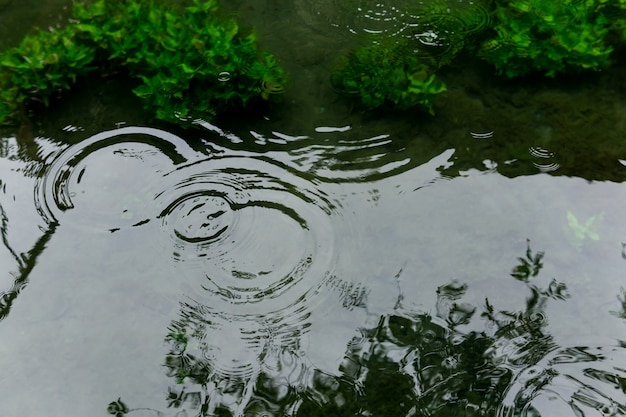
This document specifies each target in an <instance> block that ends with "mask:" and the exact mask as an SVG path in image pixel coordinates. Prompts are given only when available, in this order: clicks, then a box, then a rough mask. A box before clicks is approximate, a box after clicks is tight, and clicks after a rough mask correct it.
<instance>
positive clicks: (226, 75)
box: [217, 71, 232, 83]
mask: <svg viewBox="0 0 626 417" xmlns="http://www.w3.org/2000/svg"><path fill="white" fill-rule="evenodd" d="M231 78H232V76H231V75H230V72H228V71H222V72H220V73H219V74H217V81H220V82H223V83H225V82H226V81H230V79H231Z"/></svg>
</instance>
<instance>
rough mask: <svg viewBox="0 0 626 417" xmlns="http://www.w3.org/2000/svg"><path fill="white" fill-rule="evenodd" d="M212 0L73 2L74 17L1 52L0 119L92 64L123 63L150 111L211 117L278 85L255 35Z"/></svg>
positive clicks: (280, 79) (279, 76)
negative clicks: (180, 0) (186, 2)
mask: <svg viewBox="0 0 626 417" xmlns="http://www.w3.org/2000/svg"><path fill="white" fill-rule="evenodd" d="M217 8H218V5H217V0H206V1H201V0H194V2H193V5H191V6H188V7H186V8H184V9H180V8H178V9H176V8H174V7H168V6H166V5H163V4H160V3H156V2H153V1H150V2H143V1H138V0H137V1H121V0H109V1H105V0H98V1H96V2H95V3H92V4H91V5H89V6H85V5H83V4H80V3H77V4H76V6H75V9H74V19H75V23H73V24H71V25H69V26H68V27H66V28H65V29H62V30H57V31H51V32H47V31H39V32H38V33H36V34H35V35H31V36H28V37H27V38H26V39H24V41H23V42H22V43H21V44H20V45H19V46H18V47H16V48H13V49H10V50H8V51H5V52H4V53H2V54H1V55H0V90H1V93H0V94H1V95H0V124H2V123H7V122H11V121H12V119H14V118H15V116H17V115H18V113H19V110H20V108H21V105H22V104H23V103H24V102H25V101H26V100H27V99H29V98H31V97H34V98H38V99H40V100H42V101H43V102H44V103H46V104H47V102H48V100H49V99H50V97H51V96H52V95H53V94H55V93H56V92H57V91H58V90H64V89H68V88H69V87H70V86H71V84H72V83H73V82H74V80H75V79H76V77H78V76H81V75H84V74H87V73H89V72H91V71H92V70H94V69H97V68H101V67H107V68H109V70H115V69H118V68H125V69H126V70H127V72H128V73H129V74H130V75H131V76H132V77H135V78H137V79H139V80H141V85H139V86H138V87H137V88H135V89H134V90H133V91H134V93H135V94H136V95H137V96H139V97H141V98H142V99H144V101H145V103H146V104H145V106H146V108H147V109H148V110H150V111H152V112H153V113H154V114H155V115H156V117H157V118H159V119H162V120H166V121H170V122H181V121H184V120H186V119H189V118H198V117H200V118H204V119H211V118H212V117H214V116H215V115H217V114H219V113H221V112H223V111H227V110H229V109H231V108H238V107H243V106H246V105H248V104H250V102H251V101H253V100H255V99H268V98H269V95H270V94H272V93H276V92H281V91H282V87H283V83H284V74H283V72H282V69H281V68H280V67H279V66H278V64H277V63H276V61H275V59H274V57H273V56H271V55H269V54H267V53H263V52H259V51H258V50H257V45H256V35H255V34H254V33H252V32H249V33H246V32H244V31H242V30H241V29H240V27H239V26H238V24H237V22H236V21H234V20H233V19H226V18H219V17H218V16H217Z"/></svg>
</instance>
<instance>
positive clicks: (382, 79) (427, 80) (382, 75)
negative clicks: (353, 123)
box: [331, 40, 446, 114]
mask: <svg viewBox="0 0 626 417" xmlns="http://www.w3.org/2000/svg"><path fill="white" fill-rule="evenodd" d="M331 82H332V84H333V87H334V88H335V89H336V90H337V91H338V92H339V93H341V94H344V95H346V96H353V97H357V98H358V99H359V100H360V103H361V104H362V106H363V107H364V108H365V109H367V110H372V109H376V108H379V107H382V106H385V105H392V106H394V107H395V108H398V109H401V110H407V109H413V108H418V109H422V110H425V111H427V112H428V113H430V114H434V109H433V104H434V100H435V98H436V97H437V95H439V94H440V93H442V92H444V91H446V86H445V84H444V83H443V82H442V81H440V80H439V79H438V78H437V77H436V76H435V75H434V74H433V73H432V71H431V70H430V69H429V67H428V66H427V65H425V64H424V63H422V62H421V61H420V60H419V58H418V57H417V55H416V54H415V52H414V51H413V50H412V48H411V47H410V45H409V43H408V42H406V41H404V40H394V41H393V42H387V43H372V44H370V45H366V46H362V47H360V48H358V49H356V50H354V51H353V52H352V53H351V54H349V55H347V56H346V57H343V58H342V60H341V61H340V62H339V63H338V64H337V66H336V67H335V68H334V70H333V72H332V75H331Z"/></svg>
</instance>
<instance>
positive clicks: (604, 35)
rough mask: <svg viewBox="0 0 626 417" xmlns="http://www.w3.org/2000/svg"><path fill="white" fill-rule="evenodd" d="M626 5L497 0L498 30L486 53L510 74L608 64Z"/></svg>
mask: <svg viewBox="0 0 626 417" xmlns="http://www.w3.org/2000/svg"><path fill="white" fill-rule="evenodd" d="M625 8H626V2H625V1H624V0H561V1H546V0H496V1H495V10H494V27H493V31H494V33H495V35H494V36H493V37H492V38H491V39H489V40H487V41H486V42H484V43H483V44H482V47H481V55H482V57H483V58H484V59H485V60H487V61H488V62H490V63H492V64H493V65H495V67H496V69H497V71H498V73H500V74H503V75H505V76H506V77H516V76H520V75H525V74H527V73H530V72H533V71H538V72H541V73H544V74H545V75H547V76H550V77H553V76H554V75H556V74H557V73H562V72H571V71H575V70H585V69H590V70H598V69H602V68H605V67H606V66H607V65H608V64H609V63H610V54H611V52H612V51H613V48H612V46H611V45H610V43H609V41H608V35H609V33H610V32H611V31H612V30H613V29H617V28H620V27H621V26H623V23H624V17H623V16H621V14H623V13H622V12H623V10H624V9H625Z"/></svg>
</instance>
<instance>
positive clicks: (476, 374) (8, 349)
mask: <svg viewBox="0 0 626 417" xmlns="http://www.w3.org/2000/svg"><path fill="white" fill-rule="evenodd" d="M322 130H326V129H322ZM65 132H66V134H67V135H70V136H72V135H76V136H83V137H84V136H86V135H85V133H84V132H83V130H82V129H71V132H70V131H69V130H67V129H65ZM207 132H209V133H207ZM318 133H325V134H326V133H328V132H318ZM333 133H335V134H336V135H338V136H339V135H342V134H345V133H349V131H343V132H333ZM256 136H259V137H260V134H258V132H257V133H256ZM263 136H264V137H266V138H269V137H278V138H283V139H284V140H285V141H284V142H279V143H273V144H268V143H269V142H270V141H267V142H262V143H256V144H255V145H253V146H251V147H250V148H252V149H253V148H254V147H255V146H258V147H259V148H257V149H256V150H249V149H246V148H247V146H244V143H247V141H246V139H241V140H239V139H236V138H235V137H234V136H233V133H232V132H231V133H229V132H226V131H224V130H222V129H220V128H218V127H216V126H212V127H211V126H207V125H202V124H201V125H200V127H199V130H195V131H190V132H188V133H187V134H186V137H185V140H183V139H182V138H181V137H180V136H178V135H175V134H173V133H168V132H166V131H163V130H160V129H154V128H145V127H124V128H119V129H113V130H108V131H104V132H101V133H97V134H95V135H93V136H90V137H85V138H84V139H82V140H70V142H75V143H76V144H74V145H70V146H66V145H60V144H58V143H54V142H52V141H50V140H48V139H44V138H37V139H36V141H35V143H36V145H37V147H38V148H39V151H37V152H35V153H34V154H36V155H40V157H39V159H40V161H41V162H37V161H29V160H27V159H25V158H24V157H23V156H20V154H21V153H20V146H21V145H20V144H19V143H17V142H16V141H15V140H14V139H13V138H6V139H5V140H4V142H3V158H2V159H1V161H2V167H3V176H2V178H3V191H2V197H3V199H2V200H1V202H2V204H1V205H0V206H1V207H2V214H3V226H2V232H3V243H4V244H3V247H4V250H3V252H2V256H3V258H4V259H5V261H6V263H5V265H11V266H9V267H8V268H7V269H6V270H5V272H10V274H8V275H7V276H6V277H5V278H4V281H3V285H4V286H3V295H2V303H3V304H2V317H3V318H4V320H3V321H2V326H1V327H0V332H2V338H3V340H5V341H9V340H10V341H11V342H5V343H3V345H2V358H3V361H2V364H1V366H2V369H3V370H4V373H3V376H2V378H0V385H1V387H2V390H3V391H4V392H11V393H12V395H11V398H12V399H11V400H7V401H4V402H3V403H2V410H3V413H5V414H8V415H17V414H21V415H22V414H28V415H30V414H36V413H41V412H44V410H45V412H46V413H47V415H52V416H55V415H77V416H78V415H84V414H86V413H88V414H90V415H105V410H108V413H109V414H112V415H118V416H123V415H128V416H132V417H134V416H170V415H171V416H183V415H299V416H305V415H306V416H311V415H322V414H324V415H327V414H329V413H330V414H333V415H346V416H348V415H358V414H362V413H369V414H371V415H381V416H382V415H391V414H393V415H407V416H408V415H418V416H421V415H423V416H427V415H437V416H439V415H441V416H444V415H485V416H486V415H501V416H507V417H508V416H536V415H554V414H555V413H557V414H558V415H586V416H593V415H620V414H623V413H624V412H625V410H624V409H623V404H624V401H625V399H626V398H625V397H624V386H623V381H624V380H625V378H626V375H625V371H624V369H625V368H624V364H625V363H626V357H625V356H624V351H623V349H624V347H623V343H624V341H623V340H621V339H620V337H619V334H620V329H623V328H624V326H625V325H626V323H624V321H623V319H621V318H620V317H623V316H624V315H626V312H624V311H622V310H623V302H620V299H618V298H616V295H617V294H619V293H620V289H619V285H620V284H619V283H620V282H621V280H620V279H619V277H620V276H621V275H620V271H621V269H622V264H623V262H624V261H623V258H622V247H621V246H620V241H621V239H623V236H622V233H621V231H620V227H617V228H616V227H609V226H608V225H620V224H621V223H620V218H621V217H620V213H621V210H620V207H621V202H620V200H619V199H617V200H616V199H615V198H614V195H615V193H616V190H618V189H619V188H620V187H621V185H619V184H600V183H597V184H592V185H584V184H583V183H581V182H579V181H577V180H572V179H562V180H559V179H558V178H552V177H548V176H534V177H521V178H519V179H515V180H511V179H507V178H505V177H503V176H500V175H498V174H497V173H494V172H493V171H486V172H485V173H481V172H480V171H477V170H469V171H465V172H463V173H462V175H461V176H458V177H451V176H444V175H442V174H441V172H443V171H446V170H449V168H450V166H451V164H453V162H450V161H453V151H452V150H448V151H445V152H442V153H441V154H440V155H437V156H434V157H433V158H432V159H431V160H430V161H425V162H416V161H419V158H415V159H413V160H412V159H411V158H409V157H408V156H409V155H411V154H412V152H414V151H410V149H411V148H410V147H409V148H406V149H407V150H404V151H403V152H395V153H394V152H389V153H388V154H387V155H386V156H385V158H383V159H382V160H384V161H388V162H385V163H382V164H380V162H379V161H380V160H379V159H374V160H370V159H368V158H367V157H365V158H363V159H361V160H359V158H353V161H355V162H354V164H353V165H348V167H347V168H346V169H328V170H327V171H323V170H320V172H322V173H327V175H316V174H317V171H316V170H317V169H318V168H316V167H327V166H330V163H329V160H331V161H332V160H333V158H334V155H332V153H331V152H330V146H329V145H326V144H325V141H324V140H321V141H320V140H318V141H317V142H318V143H317V145H316V143H315V139H312V137H314V134H313V133H311V134H310V135H308V136H300V137H294V138H293V139H290V138H289V137H288V136H287V135H285V134H281V133H277V132H266V133H264V134H263ZM481 140H483V139H481ZM390 141H391V139H390ZM364 142H365V143H366V144H367V143H368V141H367V140H365V141H364ZM381 143H382V142H381ZM356 144H357V142H356V141H355V142H354V146H353V147H350V146H348V147H346V148H345V150H344V151H345V152H347V154H348V155H349V153H350V152H354V155H359V153H360V152H363V150H364V149H366V152H365V154H366V155H367V153H368V152H369V151H367V145H365V147H362V146H357V145H356ZM29 146H30V145H29ZM375 146H380V149H378V150H377V153H379V154H382V155H384V154H385V153H384V151H383V149H384V145H378V144H377V145H375ZM313 149H322V150H324V149H328V150H329V151H328V152H326V151H324V152H320V153H315V152H314V151H313ZM266 150H267V151H266ZM413 154H414V153H413ZM303 156H304V158H305V159H303ZM394 158H397V160H396V161H395V162H394V161H393V160H394ZM303 160H305V161H307V162H306V163H303V162H302V161H303ZM345 160H346V163H348V161H349V160H350V158H345ZM335 161H336V160H335ZM332 163H336V162H332ZM477 163H478V161H477ZM530 163H531V162H530V161H529V164H530ZM379 164H380V165H379ZM385 164H389V166H390V167H391V168H390V169H388V170H385V168H384V167H385V166H386V165H385ZM338 166H340V165H335V168H337V167H338ZM397 167H400V168H397ZM376 168H377V169H378V170H379V171H378V173H377V169H376ZM337 171H339V172H342V173H349V174H350V175H349V176H345V175H343V174H342V175H341V176H337V175H334V174H335V173H336V172H337ZM23 174H26V175H23ZM33 190H34V191H35V193H34V199H33V194H32V192H33ZM529 192H530V193H531V194H530V195H529V194H528V193H529ZM519 193H525V194H519ZM520 195H526V196H532V198H528V199H526V198H521V199H520ZM478 196H480V197H478ZM556 196H558V197H559V198H556ZM581 198H583V201H587V203H586V204H585V205H584V206H582V207H581V206H580V204H579V202H580V201H581ZM537 201H540V202H542V204H536V202H537ZM599 213H604V214H602V218H601V220H598V221H597V222H596V221H594V222H592V223H593V224H591V223H590V222H589V220H586V219H589V218H591V219H595V218H596V217H597V218H598V219H600V217H598V216H596V215H599ZM572 218H575V219H577V220H576V221H575V222H574V221H573V220H572ZM538 219H539V220H540V221H538ZM29 225H32V226H29ZM587 225H588V227H587ZM33 226H34V227H33ZM577 227H580V228H583V229H585V228H588V229H589V230H587V229H585V230H582V229H581V230H578V229H577ZM591 227H593V230H592V229H591ZM18 231H20V232H21V233H18ZM461 236H462V237H463V238H460V237H461ZM526 238H530V239H531V240H532V243H529V244H528V245H529V246H528V247H525V246H524V245H525V239H526ZM535 242H537V243H535ZM535 245H536V246H537V248H535ZM544 248H545V249H546V252H545V256H544V253H543V252H542V251H541V250H543V249H544ZM557 254H558V255H557ZM516 258H518V260H517V261H515V259H516ZM451 279H452V280H451ZM571 317H576V320H571ZM355 331H356V334H355ZM17 357H23V358H31V359H30V360H24V361H22V360H16V358H17ZM59 380H63V381H65V382H64V384H63V385H58V381H59ZM15 387H20V388H19V389H16V388H15ZM96 387H99V388H96ZM389 387H393V390H389ZM68 392H72V393H73V394H67V393H68ZM77 395H78V396H79V397H77ZM34 396H38V398H41V401H36V402H32V401H29V400H28V399H29V398H31V397H34ZM107 407H108V408H107Z"/></svg>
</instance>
